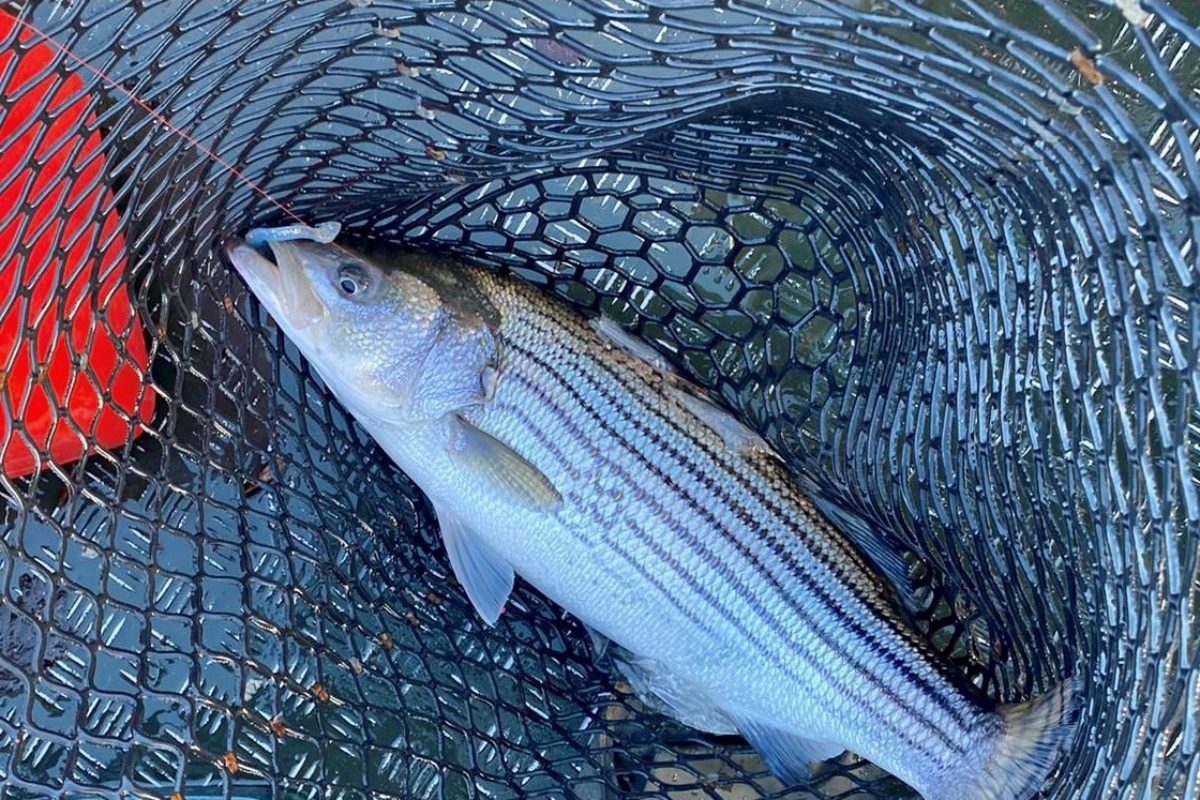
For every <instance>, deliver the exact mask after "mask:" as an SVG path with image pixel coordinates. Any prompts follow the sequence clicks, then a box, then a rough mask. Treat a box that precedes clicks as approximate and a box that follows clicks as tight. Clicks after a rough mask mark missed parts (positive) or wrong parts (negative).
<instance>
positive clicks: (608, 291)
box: [0, 0, 1200, 800]
mask: <svg viewBox="0 0 1200 800" xmlns="http://www.w3.org/2000/svg"><path fill="white" fill-rule="evenodd" d="M0 9H4V10H3V11H0V53H2V54H3V56H2V58H0V252H2V256H0V324H2V326H3V327H2V329H0V358H3V359H5V361H4V362H3V363H0V387H2V390H0V407H2V409H3V411H2V413H0V420H3V427H2V428H0V448H2V449H3V453H2V455H3V459H2V460H3V464H4V469H3V471H0V482H2V487H3V496H4V498H5V503H4V504H3V506H0V528H2V534H3V535H2V539H3V546H2V548H0V587H2V589H0V778H2V781H0V783H2V786H3V791H2V794H3V797H5V798H34V797H44V796H51V795H55V796H70V797H101V796H103V797H112V796H116V795H121V796H126V797H147V798H148V797H160V798H168V797H174V798H201V797H223V798H224V797H229V798H232V797H236V798H266V797H271V798H282V797H289V798H293V797H295V798H309V797H311V798H318V797H320V798H362V797H367V796H371V797H395V798H406V799H409V798H431V797H438V798H455V799H457V798H489V797H497V798H501V797H516V796H528V797H545V798H551V797H555V798H557V797H570V798H580V800H593V799H594V800H600V799H601V798H612V797H634V798H641V797H666V798H672V799H678V800H693V799H698V798H721V799H723V800H743V799H744V798H756V797H790V798H801V797H810V796H815V797H822V798H833V797H837V798H852V797H856V798H866V797H912V796H913V795H912V793H911V792H910V791H909V790H907V789H906V788H905V787H904V786H903V785H902V784H900V783H899V782H897V781H896V780H894V779H892V778H889V777H887V776H886V775H883V774H882V773H881V772H880V771H878V770H877V769H875V768H874V767H872V766H870V765H867V764H864V763H862V762H861V761H858V760H856V759H855V758H854V757H853V756H852V755H849V754H847V755H845V756H843V757H842V758H841V759H840V760H838V761H836V762H832V763H829V764H826V765H824V766H823V767H822V768H821V769H820V771H819V772H818V774H817V776H816V777H815V779H814V784H813V785H812V786H811V787H810V788H809V789H808V790H804V789H797V788H792V789H788V790H785V789H784V788H783V787H781V785H780V784H779V782H778V781H776V780H774V779H773V778H771V777H770V776H768V774H767V773H766V771H765V769H764V767H763V766H762V763H761V761H760V760H759V759H758V758H757V757H756V756H755V755H754V754H753V752H752V751H751V750H750V749H749V748H748V747H747V746H746V745H745V743H744V742H742V741H741V740H740V739H736V738H730V739H713V738H711V737H706V736H703V735H701V734H698V733H696V732H694V731H691V730H688V729H686V728H684V727H682V726H680V725H678V724H676V723H673V722H672V721H670V720H669V719H668V718H666V717H665V716H663V715H662V714H660V713H658V712H656V711H655V710H654V709H652V708H647V707H645V706H643V705H642V704H641V703H640V702H639V701H638V700H637V699H636V698H635V697H633V696H632V695H631V694H630V692H629V689H628V687H627V686H626V685H625V684H624V683H623V681H622V680H621V677H620V673H619V672H618V671H617V670H616V669H615V668H614V663H613V656H612V654H611V653H607V652H603V650H602V649H601V651H599V652H597V650H596V649H595V648H594V647H593V644H592V643H591V641H590V640H589V638H588V636H587V634H586V632H585V631H583V630H582V629H581V628H580V626H579V625H578V624H577V623H576V622H574V621H573V620H572V619H571V618H569V617H566V616H565V615H564V614H563V613H562V612H560V611H559V610H558V609H557V608H555V607H554V606H552V605H551V604H549V603H548V602H547V601H545V600H543V599H542V598H541V597H540V596H539V595H538V594H536V592H534V591H532V590H530V589H529V588H528V587H527V586H524V585H521V586H520V587H519V588H518V591H517V593H516V595H515V599H514V602H513V603H512V604H510V606H509V608H508V612H507V613H506V614H505V616H504V617H503V618H502V620H501V622H500V624H499V625H498V626H497V627H495V628H491V629H489V628H487V627H485V626H483V625H482V624H481V622H480V621H479V620H478V618H477V617H476V615H475V614H474V612H473V611H472V609H471V608H470V606H469V604H468V602H467V601H466V599H465V596H464V593H463V592H462V590H461V588H460V587H459V586H458V585H457V584H456V583H455V582H454V581H453V580H452V578H451V577H450V576H449V568H448V565H447V561H446V559H445V556H444V553H443V551H442V548H441V546H440V543H439V542H438V539H437V532H436V528H435V527H434V526H433V525H432V523H431V520H432V516H431V511H430V508H429V507H428V505H427V504H426V502H425V501H424V499H423V498H422V497H421V496H420V494H419V493H418V492H417V491H416V490H415V489H414V488H413V486H412V484H411V483H410V482H409V481H408V480H407V479H406V478H405V477H404V476H403V475H402V474H400V473H399V472H398V471H397V470H396V469H395V468H394V467H393V466H391V464H390V463H389V462H388V461H387V459H386V458H385V457H384V456H383V455H382V453H381V452H380V451H379V450H378V449H377V448H376V447H374V446H373V444H372V443H371V442H370V441H369V440H368V438H367V437H366V436H365V434H364V433H363V432H362V431H361V430H360V429H359V428H358V427H357V426H356V425H355V423H354V422H353V420H351V419H349V418H348V417H347V415H346V413H345V412H344V411H343V410H342V409H341V408H340V407H339V406H338V405H337V404H336V403H335V402H333V401H332V400H331V399H330V396H329V394H328V393H327V392H326V391H325V390H324V389H323V387H322V386H321V385H320V383H319V382H318V381H317V380H316V379H315V378H314V376H313V373H312V372H311V371H310V369H309V367H308V366H307V365H306V364H305V362H304V361H303V360H302V359H300V358H299V356H298V355H297V352H296V350H295V349H294V348H293V347H292V346H291V345H290V344H288V343H287V342H286V341H285V340H284V339H283V337H282V335H281V334H280V333H279V332H278V330H277V329H275V328H274V326H273V325H272V324H271V323H270V321H269V320H268V319H267V318H266V316H265V314H264V313H263V312H262V311H261V310H260V309H259V307H258V305H257V303H254V302H251V301H250V300H249V298H248V297H247V292H246V289H245V287H244V285H243V284H242V283H241V282H240V281H239V280H238V279H237V277H236V276H235V274H234V273H233V271H232V270H231V269H230V268H229V265H228V264H227V262H226V260H225V259H224V257H223V256H222V251H221V245H222V243H223V242H224V241H226V240H227V239H228V238H229V237H231V236H234V235H238V234H241V233H243V232H244V231H245V230H246V229H247V228H248V227H250V226H252V225H255V224H282V223H285V222H288V221H289V218H288V216H287V214H286V213H285V212H284V210H282V209H287V210H288V211H289V212H290V213H292V214H295V215H297V216H298V217H299V218H301V219H303V220H304V221H306V222H320V221H324V220H330V219H333V220H340V221H342V222H344V223H346V224H347V225H348V228H349V229H350V230H351V231H352V232H356V233H360V234H366V235H370V236H374V237H379V238H384V239H390V240H405V241H407V242H409V243H411V244H412V245H413V246H416V247H420V248H423V249H437V250H441V251H445V252H448V253H451V254H455V255H457V256H459V257H461V258H463V259H467V260H470V261H474V262H478V263H483V264H488V265H493V266H495V267H497V268H501V269H508V270H512V271H514V272H516V273H517V274H519V275H520V276H522V277H524V278H526V279H528V280H530V281H533V282H535V283H538V284H541V285H544V286H546V287H547V290H548V291H551V292H553V293H555V294H557V295H559V296H561V297H563V298H565V299H567V300H568V301H570V302H571V303H573V304H575V305H576V306H578V307H580V308H582V309H585V310H596V309H604V310H606V311H607V312H608V313H610V314H612V315H614V316H616V317H617V318H618V319H619V320H620V321H622V322H623V323H625V324H626V325H627V326H628V327H629V328H630V329H631V330H633V331H635V332H636V333H637V334H638V335H639V336H641V337H643V338H645V339H647V340H648V341H650V342H652V343H654V344H656V346H658V347H659V349H661V350H662V351H663V352H664V353H666V354H667V355H668V357H669V358H670V359H671V360H673V361H674V362H675V363H676V364H677V365H679V366H680V367H681V368H682V369H683V370H684V371H686V372H687V373H689V374H691V375H693V376H694V377H695V378H696V380H698V381H699V382H701V383H703V384H705V385H707V386H709V387H712V388H714V389H715V390H716V391H717V393H718V394H719V395H720V396H721V397H722V398H723V399H724V400H725V401H727V402H728V403H729V405H730V406H731V407H732V408H735V409H737V410H738V411H739V412H740V413H741V415H742V416H743V417H744V418H745V419H746V420H748V421H749V422H750V423H751V424H752V425H753V426H754V427H756V428H758V429H759V430H761V431H762V432H764V433H765V434H766V435H767V436H768V438H769V439H770V440H771V441H772V442H773V443H774V444H776V445H777V446H778V447H779V449H780V450H781V452H783V453H784V454H785V455H786V456H787V457H788V458H789V459H790V461H791V463H792V464H793V465H794V467H795V469H796V470H797V472H798V473H803V474H805V475H807V476H809V477H810V479H811V480H813V481H814V482H815V483H816V484H818V485H819V486H821V487H822V488H823V491H824V492H826V493H828V494H829V496H830V497H832V498H835V499H836V500H837V502H839V503H840V504H841V505H843V506H844V507H845V508H847V509H850V510H853V511H854V512H856V513H858V514H860V515H863V516H866V517H868V518H870V519H872V520H873V521H874V522H875V523H877V524H878V525H879V526H881V527H883V528H886V529H887V530H888V531H890V532H891V534H892V535H893V537H894V540H895V542H894V543H895V544H896V545H898V546H900V545H903V546H904V547H906V548H908V549H910V550H911V553H910V557H911V562H912V568H913V574H914V576H915V577H917V578H918V579H919V581H920V583H921V585H922V586H923V587H924V588H923V589H922V591H921V597H922V598H924V601H925V603H926V606H927V607H926V610H925V612H924V613H923V615H922V620H923V625H924V626H925V627H926V628H927V630H928V632H929V635H930V636H931V637H933V639H934V641H935V642H936V643H937V646H938V647H939V648H940V649H942V650H944V651H945V652H947V654H948V656H949V657H952V658H954V659H955V660H956V661H957V662H958V663H959V664H960V665H961V666H962V668H963V669H964V670H965V671H967V672H968V673H969V674H970V675H972V676H974V677H975V678H976V679H977V680H978V681H980V683H981V685H982V686H984V687H985V689H986V690H987V691H988V692H989V693H991V694H992V695H993V696H995V697H997V698H1000V699H1002V700H1004V701H1015V700H1020V699H1023V698H1027V697H1030V696H1032V695H1034V694H1036V693H1038V692H1040V691H1042V690H1044V689H1045V688H1046V687H1047V686H1049V685H1050V684H1051V683H1052V682H1054V681H1055V680H1056V679H1057V678H1058V677H1060V676H1062V675H1064V674H1068V673H1074V674H1078V675H1080V676H1081V677H1082V679H1083V681H1084V682H1085V685H1086V687H1087V690H1086V692H1087V702H1086V708H1085V711H1084V719H1083V723H1082V724H1083V734H1082V735H1081V737H1080V739H1079V741H1078V742H1077V745H1076V747H1075V748H1074V749H1073V750H1072V752H1071V754H1070V756H1069V757H1068V758H1067V759H1065V760H1064V761H1063V762H1062V764H1061V766H1060V768H1059V769H1058V770H1057V771H1056V772H1055V777H1054V783H1053V786H1052V787H1051V788H1049V789H1047V792H1046V795H1045V796H1047V797H1055V798H1099V797H1122V798H1185V797H1186V798H1196V797H1198V796H1200V794H1198V790H1197V788H1196V787H1197V784H1198V783H1200V774H1198V773H1200V754H1198V751H1200V665H1198V664H1197V659H1198V658H1200V560H1198V558H1197V542H1198V541H1200V532H1198V530H1197V528H1198V526H1200V496H1198V492H1197V484H1198V472H1197V470H1198V468H1200V410H1198V403H1200V370H1198V367H1197V363H1196V358H1197V355H1196V346H1197V345H1196V343H1197V341H1198V340H1200V297H1198V296H1197V281H1198V279H1200V270H1198V269H1197V266H1198V264H1197V261H1198V256H1197V243H1198V240H1200V168H1198V166H1197V149H1198V148H1200V31H1198V25H1200V5H1198V4H1196V3H1195V2H1194V1H1193V0H1176V2H1175V5H1173V6H1172V5H1168V4H1166V3H1165V2H1160V1H1159V0H1140V2H1139V0H1119V1H1118V0H1110V1H1109V2H1107V3H1106V2H1101V1H1100V0H1073V1H1072V2H1060V3H1055V2H1052V1H1051V0H1038V1H1037V2H1033V1H1031V2H1020V3H1015V2H1003V1H1002V0H911V1H903V2H902V1H901V0H895V1H894V2H885V0H861V2H860V1H859V0H845V1H844V2H832V1H831V0H718V2H715V3H714V2H711V0H643V1H641V2H639V1H637V0H571V2H562V1H554V0H508V1H507V2H506V1H503V0H441V1H438V2H424V3H422V2H404V1H401V0H386V1H385V0H350V2H334V1H332V0H330V1H328V2H299V1H298V0H292V2H268V1H267V0H194V1H193V0H153V2H151V0H144V1H143V2H122V1H120V0H45V1H39V2H33V3H15V4H11V3H10V4H8V5H3V4H0ZM235 170H236V171H235ZM249 182H252V183H253V185H254V186H255V187H257V188H256V189H252V188H250V183H249ZM268 195H269V197H270V198H273V200H274V202H271V201H270V200H268V199H267V196H268ZM275 203H278V204H281V205H276V204H275ZM281 206H282V208H281Z"/></svg>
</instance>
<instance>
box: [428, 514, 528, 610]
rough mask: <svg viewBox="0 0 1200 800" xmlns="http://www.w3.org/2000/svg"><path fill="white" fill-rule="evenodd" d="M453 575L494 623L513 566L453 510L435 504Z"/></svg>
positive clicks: (508, 590)
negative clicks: (497, 553)
mask: <svg viewBox="0 0 1200 800" xmlns="http://www.w3.org/2000/svg"><path fill="white" fill-rule="evenodd" d="M434 510H435V512H436V513H437V518H438V525H439V526H441V529H442V541H443V542H445V544H446V552H447V554H449V556H450V566H452V567H453V568H454V575H455V577H457V578H458V582H459V583H461V584H462V586H463V589H465V590H466V592H467V597H469V598H471V604H472V605H473V606H475V610H476V611H477V612H478V613H479V616H481V617H482V618H483V621H484V622H486V623H487V624H488V625H495V624H496V620H498V619H499V618H500V612H501V611H503V610H504V604H505V603H506V602H508V596H509V594H511V593H512V588H513V580H514V577H515V576H514V575H513V569H512V567H511V566H510V565H509V564H508V562H507V561H505V560H504V559H503V558H501V557H500V556H498V555H496V553H495V551H493V550H492V549H491V547H489V546H488V544H487V543H486V542H485V541H483V539H482V538H481V537H480V536H479V535H478V534H476V533H475V532H474V531H472V530H471V529H470V528H468V527H467V526H466V525H465V524H464V523H463V521H462V520H461V519H460V518H459V517H458V515H457V514H455V513H454V512H452V511H447V510H446V509H445V508H444V507H443V506H439V505H437V504H436V503H435V504H434Z"/></svg>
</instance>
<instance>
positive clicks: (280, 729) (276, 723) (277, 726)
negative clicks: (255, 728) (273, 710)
mask: <svg viewBox="0 0 1200 800" xmlns="http://www.w3.org/2000/svg"><path fill="white" fill-rule="evenodd" d="M271 732H272V733H274V734H275V736H276V737H277V738H280V739H282V738H283V737H285V736H287V728H286V727H285V726H284V724H283V719H282V718H281V717H272V718H271Z"/></svg>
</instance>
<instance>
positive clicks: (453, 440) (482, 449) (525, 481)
mask: <svg viewBox="0 0 1200 800" xmlns="http://www.w3.org/2000/svg"><path fill="white" fill-rule="evenodd" d="M452 424H453V426H454V430H453V432H452V434H451V437H450V450H451V452H452V453H453V455H454V456H455V458H457V459H458V460H459V462H460V463H461V464H462V465H463V466H464V467H465V468H466V469H467V471H468V472H470V473H471V474H472V475H473V476H475V477H476V478H478V479H479V480H480V481H482V482H483V483H484V484H485V485H486V486H488V488H490V489H491V490H492V491H494V492H495V493H496V494H498V495H499V496H500V497H501V498H503V499H505V500H507V501H508V502H511V503H514V504H516V505H519V506H522V507H524V508H532V509H535V510H540V511H553V510H555V509H557V508H558V507H559V506H561V505H562V495H561V494H559V492H558V490H557V489H555V488H554V484H553V483H551V481H550V479H549V478H547V477H546V476H545V475H544V474H543V473H542V472H541V470H539V469H538V468H537V467H535V466H534V465H533V464H530V463H529V462H528V461H527V460H525V459H524V458H523V457H522V456H521V455H520V454H519V453H517V452H516V451H515V450H513V449H512V448H511V447H509V446H508V445H506V444H505V443H504V442H502V441H500V440H499V439H497V438H496V437H494V436H492V435H491V434H490V433H486V432H485V431H481V430H480V429H479V428H477V427H475V425H473V424H471V422H469V421H468V420H466V419H464V418H463V417H462V416H460V415H455V416H454V417H453V422H452Z"/></svg>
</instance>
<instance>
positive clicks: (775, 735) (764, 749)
mask: <svg viewBox="0 0 1200 800" xmlns="http://www.w3.org/2000/svg"><path fill="white" fill-rule="evenodd" d="M734 722H735V723H736V724H737V727H738V731H740V732H741V734H742V736H744V737H745V739H746V741H747V742H749V743H750V746H751V747H753V748H754V749H755V750H756V751H757V752H758V754H759V755H760V756H762V759H763V761H765V762H766V764H767V768H768V769H770V770H771V773H772V774H773V775H774V776H775V777H777V778H779V780H781V781H783V782H784V783H787V784H806V783H808V782H809V780H810V779H811V778H812V769H813V767H814V766H815V765H817V764H819V763H821V762H822V761H828V760H829V759H831V758H833V757H835V756H838V755H841V754H842V753H843V752H844V751H845V749H846V748H844V747H842V746H841V745H837V744H832V743H830V742H821V741H814V740H812V739H805V738H804V737H803V736H797V735H796V734H794V733H791V732H790V731H785V730H782V729H780V728H777V727H775V726H773V725H770V724H767V723H762V722H758V721H757V720H751V719H745V718H742V719H739V718H737V717H736V716H735V717H734Z"/></svg>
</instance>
